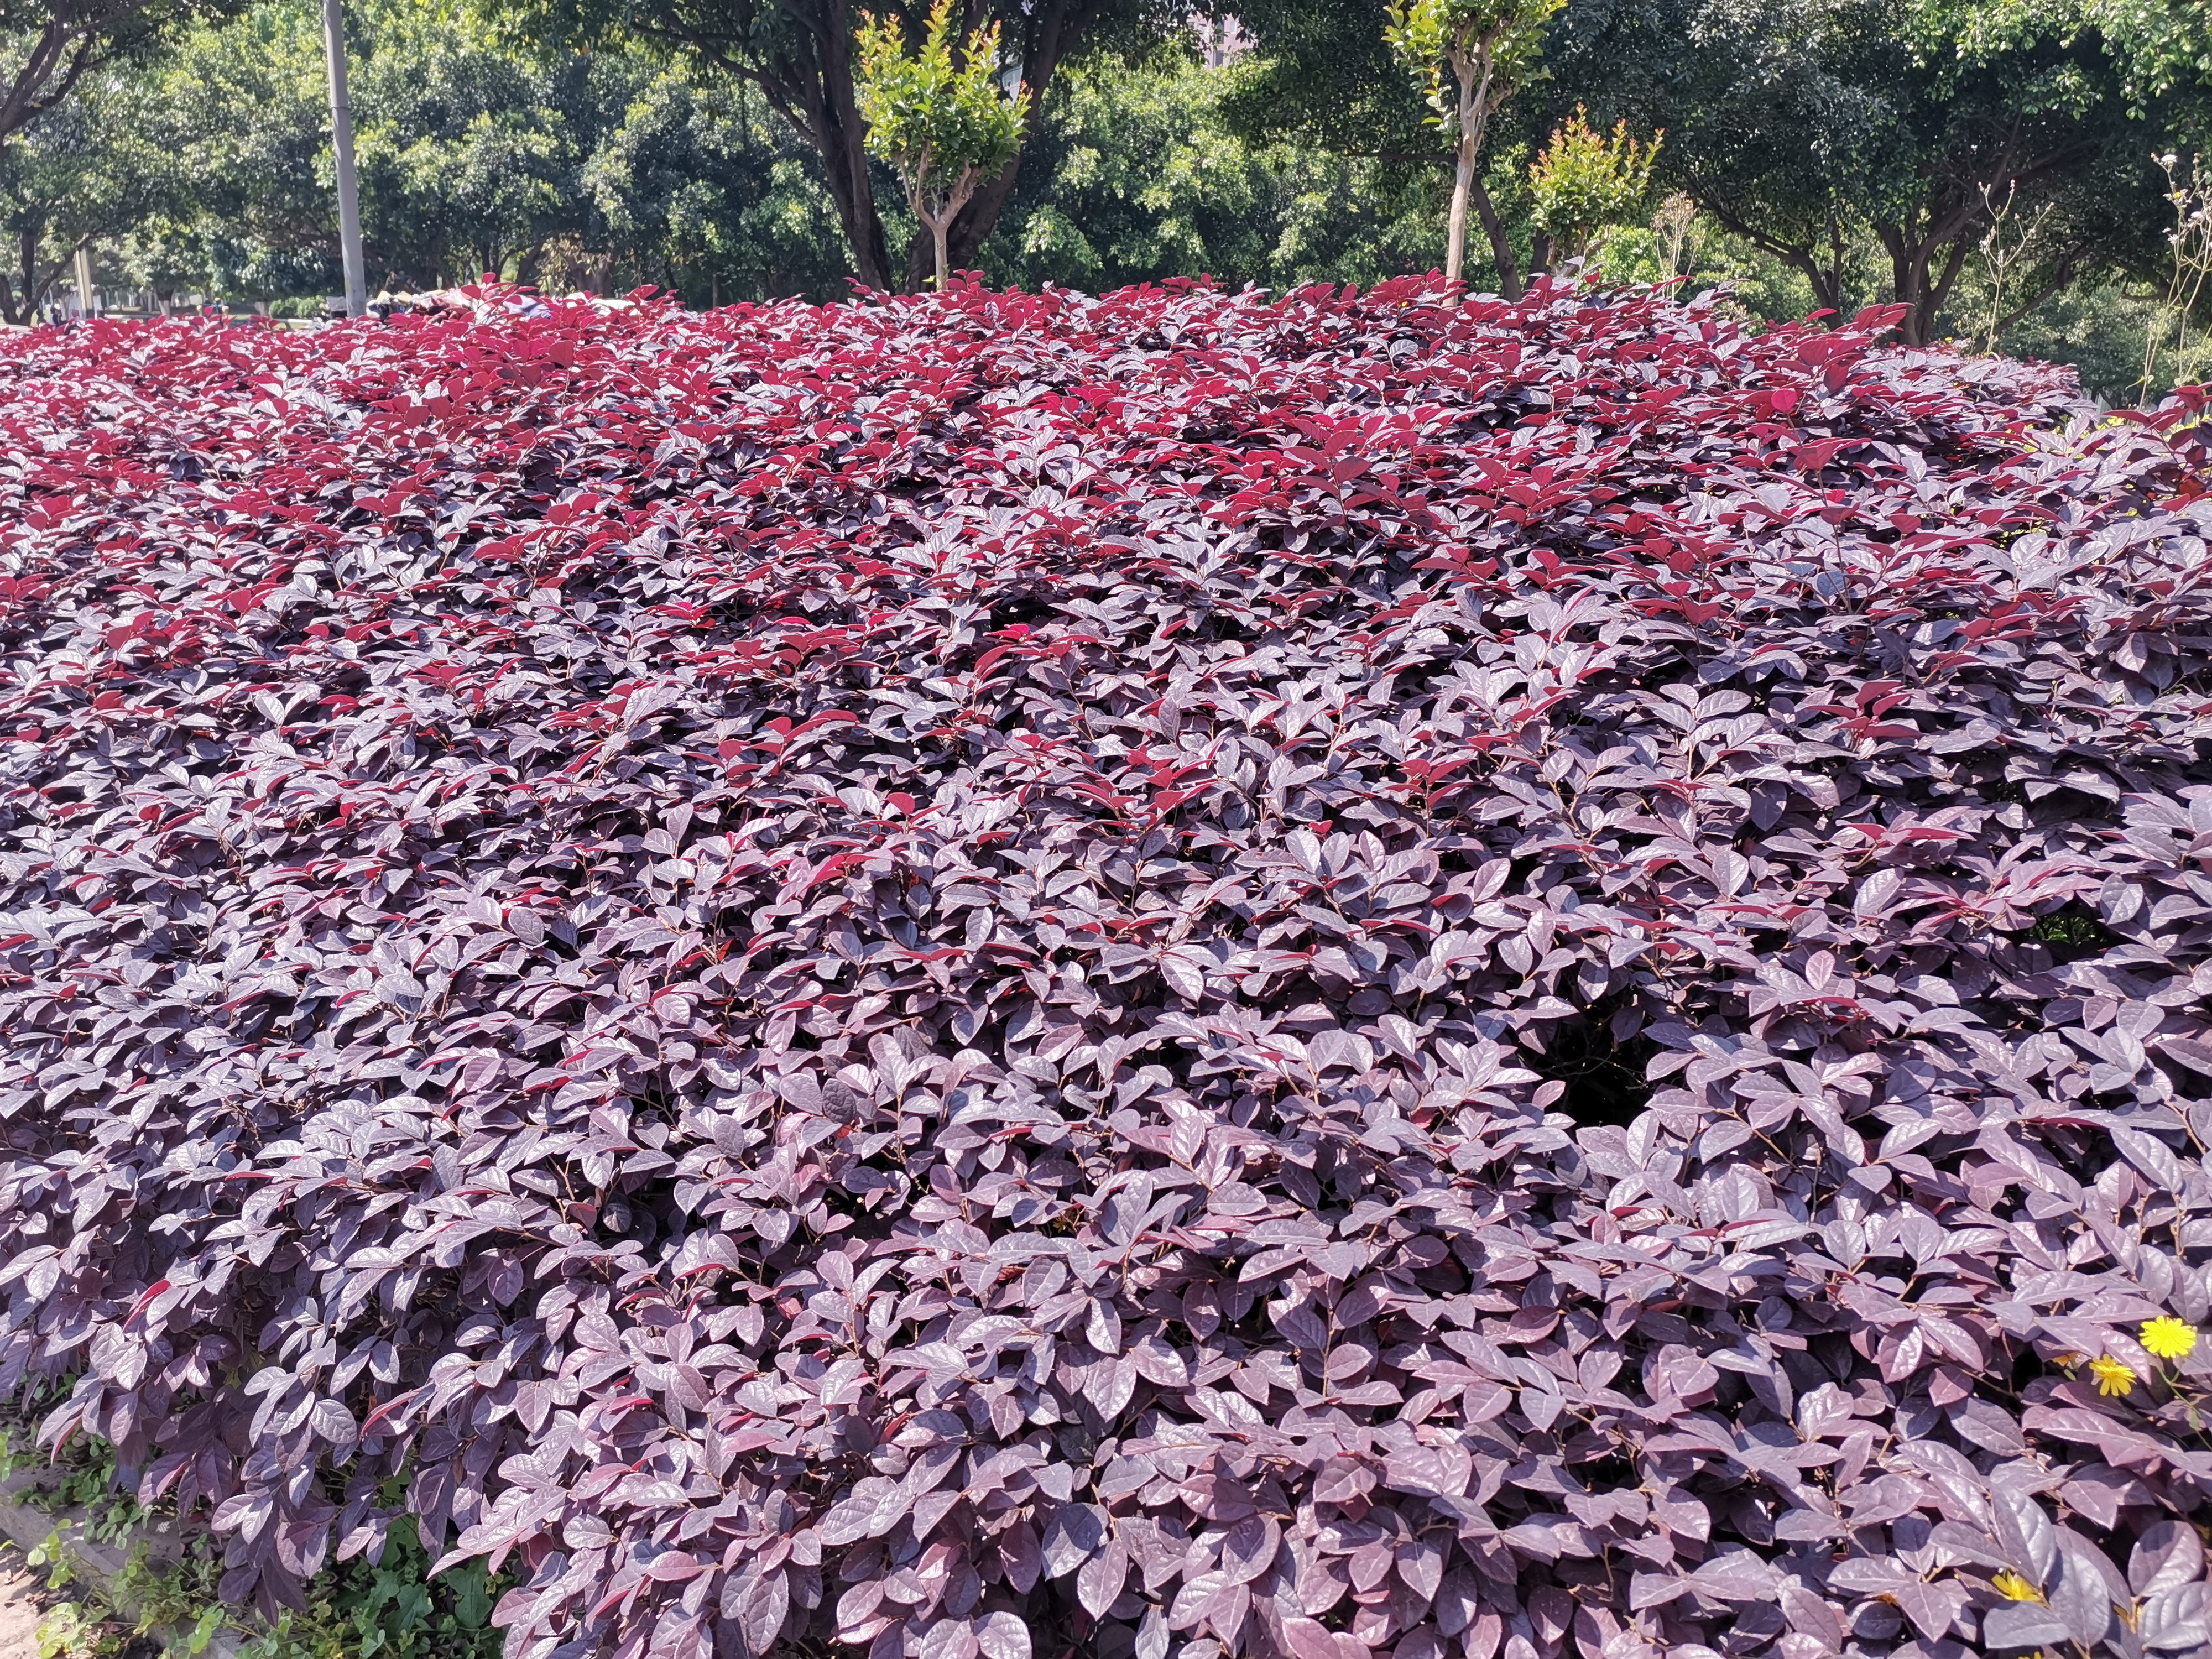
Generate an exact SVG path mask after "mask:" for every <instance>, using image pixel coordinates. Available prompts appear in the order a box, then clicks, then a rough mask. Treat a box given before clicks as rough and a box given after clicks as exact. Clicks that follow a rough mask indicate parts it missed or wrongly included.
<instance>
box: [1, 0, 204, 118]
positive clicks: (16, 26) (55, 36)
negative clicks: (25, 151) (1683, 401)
mask: <svg viewBox="0 0 2212 1659" xmlns="http://www.w3.org/2000/svg"><path fill="white" fill-rule="evenodd" d="M220 9H223V0H0V43H4V44H5V47H6V51H5V53H4V56H0V63H4V64H6V66H7V67H6V68H5V69H0V75H4V76H6V80H5V82H4V87H3V88H0V154H4V153H5V151H6V149H7V147H8V143H9V140H10V139H12V138H14V137H15V135H16V134H18V133H20V132H21V131H23V129H24V128H26V127H27V126H29V125H31V123H33V121H36V120H37V119H39V118H40V117H41V116H43V115H45V114H46V113H47V112H49V111H51V110H53V109H55V108H58V106H60V104H61V103H62V101H63V100H64V99H66V98H67V97H68V96H69V95H70V92H71V91H72V90H74V89H75V88H76V85H77V83H78V82H81V81H82V80H83V79H84V77H85V76H87V75H89V74H91V73H92V72H93V71H94V70H98V69H100V68H102V67H103V66H105V65H106V64H112V63H116V62H118V61H120V60H122V59H125V58H129V57H131V55H132V54H134V53H137V52H143V50H145V49H146V48H147V47H148V46H149V45H151V44H153V43H155V42H156V41H159V40H161V39H162V38H163V37H164V36H165V35H167V34H168V33H172V32H173V30H174V29H175V28H176V27H178V26H179V25H180V24H182V23H185V22H188V21H190V20H191V19H192V18H193V17H196V16H201V15H208V14H210V13H211V12H214V11H217V10H220Z"/></svg>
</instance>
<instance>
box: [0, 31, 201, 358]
mask: <svg viewBox="0 0 2212 1659" xmlns="http://www.w3.org/2000/svg"><path fill="white" fill-rule="evenodd" d="M129 67H130V66H128V65H124V64H114V63H110V64H106V65H104V66H102V67H100V68H99V69H96V70H91V71H90V72H88V74H86V75H84V76H81V77H80V78H79V82H78V84H77V85H76V87H75V88H74V89H73V92H72V95H71V96H70V98H69V99H67V100H61V101H58V102H56V103H54V104H52V105H50V106H48V107H47V108H46V110H44V111H43V112H41V113H40V115H39V116H38V117H37V118H36V119H34V120H33V121H32V122H31V123H30V124H29V125H27V126H25V127H23V128H21V130H20V131H18V132H17V133H16V134H15V142H14V143H10V144H9V145H8V147H7V148H6V149H5V150H4V151H0V234H4V236H5V240H6V242H7V245H8V251H9V256H10V257H9V259H8V261H7V263H8V264H9V265H10V266H12V267H13V269H12V270H6V271H4V272H0V319H5V320H6V321H8V322H9V323H20V322H24V321H27V320H29V319H30V318H31V316H32V315H33V313H35V311H36V310H37V308H38V307H39V306H40V303H41V301H43V300H44V299H45V298H46V295H48V293H49V292H50V291H51V290H52V289H53V287H54V286H55V285H56V284H57V283H59V282H61V281H63V280H64V277H65V275H66V273H67V271H68V270H69V268H70V264H72V263H73V261H74V260H75V258H76V253H77V251H78V250H79V249H80V248H86V247H91V246H96V245H100V244H112V243H113V242H114V241H115V240H117V239H119V238H121V237H122V236H124V235H125V234H127V233H128V232H129V231H130V230H131V228H133V227H134V226H136V225H138V224H140V223H143V222H147V221H148V220H149V219H153V218H156V217H158V216H161V215H162V214H164V213H166V212H168V211H170V210H172V208H173V204H174V203H175V201H176V200H177V198H178V193H179V185H180V180H179V175H178V172H177V168H176V166H175V162H174V156H175V153H176V149H177V139H178V133H177V131H176V124H175V120H174V114H173V112H172V111H171V110H170V109H168V108H167V106H165V105H164V104H163V103H162V102H161V100H160V99H159V97H158V96H155V95H153V93H152V89H151V88H149V86H148V84H147V83H146V81H145V79H144V77H143V76H138V75H134V74H132V73H130V72H129Z"/></svg>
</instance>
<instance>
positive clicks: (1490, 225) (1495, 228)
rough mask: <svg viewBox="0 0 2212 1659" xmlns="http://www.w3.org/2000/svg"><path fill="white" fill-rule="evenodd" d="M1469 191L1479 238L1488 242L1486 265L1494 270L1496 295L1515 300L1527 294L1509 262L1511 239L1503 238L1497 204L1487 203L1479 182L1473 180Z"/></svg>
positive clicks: (1513, 263)
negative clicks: (1496, 286)
mask: <svg viewBox="0 0 2212 1659" xmlns="http://www.w3.org/2000/svg"><path fill="white" fill-rule="evenodd" d="M1473 189H1474V210H1475V213H1476V215H1477V216H1479V217H1480V219H1481V220H1482V234H1484V235H1486V236H1487V237H1488V238H1489V239H1490V262H1491V264H1493V265H1495V266H1497V267H1498V293H1499V294H1501V295H1504V297H1505V298H1506V299H1508V300H1517V299H1519V298H1520V297H1521V296H1522V294H1524V293H1526V292H1527V290H1526V289H1523V288H1522V286H1521V271H1520V268H1519V265H1518V264H1517V263H1516V260H1515V259H1514V258H1513V239H1512V238H1511V237H1510V236H1509V235H1507V234H1505V221H1504V219H1502V218H1500V217H1499V216H1498V204H1496V203H1494V202H1492V200H1491V199H1490V192H1489V191H1486V190H1485V189H1484V188H1483V187H1482V180H1481V179H1475V180H1474V184H1473Z"/></svg>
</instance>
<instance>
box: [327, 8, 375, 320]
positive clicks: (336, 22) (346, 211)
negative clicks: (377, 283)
mask: <svg viewBox="0 0 2212 1659" xmlns="http://www.w3.org/2000/svg"><path fill="white" fill-rule="evenodd" d="M323 56H324V58H325V60H326V61H327V62H328V64H329V65H330V71H331V152H332V153H333V154H334V155H336V157H337V170H338V243H339V252H340V254H341V255H342V257H343V259H344V261H345V289H346V315H347V316H349V317H358V316H360V315H361V314H362V313H363V312H365V311H367V310H368V273H367V271H366V270H364V269H363V267H362V257H361V197H360V194H359V192H358V191H356V189H355V188H354V182H353V106H352V105H350V104H349V103H348V102H347V101H346V50H345V17H344V15H343V9H342V8H341V0H323Z"/></svg>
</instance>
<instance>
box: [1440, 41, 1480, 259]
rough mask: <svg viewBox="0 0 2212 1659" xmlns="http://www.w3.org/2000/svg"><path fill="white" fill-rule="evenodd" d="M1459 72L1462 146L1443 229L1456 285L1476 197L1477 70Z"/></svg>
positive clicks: (1456, 154) (1466, 68)
mask: <svg viewBox="0 0 2212 1659" xmlns="http://www.w3.org/2000/svg"><path fill="white" fill-rule="evenodd" d="M1454 67H1455V68H1456V69H1457V70H1459V143H1458V146H1457V147H1456V148H1455V149H1454V150H1453V152H1452V195H1451V217H1450V219H1449V221H1447V222H1446V224H1445V227H1444V281H1445V282H1447V283H1457V282H1459V281H1461V280H1462V277H1463V276H1465V274H1466V271H1467V209H1468V201H1469V200H1470V199H1471V198H1472V197H1473V196H1474V142H1475V132H1474V118H1473V117H1474V82H1473V69H1474V66H1473V65H1472V64H1464V63H1462V64H1455V65H1454Z"/></svg>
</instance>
